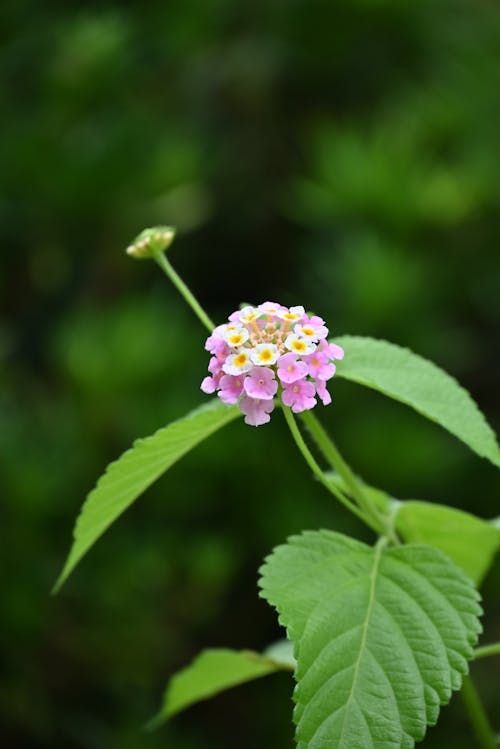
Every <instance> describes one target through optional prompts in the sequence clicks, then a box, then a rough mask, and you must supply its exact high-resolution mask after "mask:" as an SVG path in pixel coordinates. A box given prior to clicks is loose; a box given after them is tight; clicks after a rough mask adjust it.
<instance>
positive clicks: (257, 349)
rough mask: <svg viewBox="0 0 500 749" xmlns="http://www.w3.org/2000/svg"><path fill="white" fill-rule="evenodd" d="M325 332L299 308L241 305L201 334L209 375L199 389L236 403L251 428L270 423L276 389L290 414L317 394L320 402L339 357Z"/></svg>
mask: <svg viewBox="0 0 500 749" xmlns="http://www.w3.org/2000/svg"><path fill="white" fill-rule="evenodd" d="M327 336H328V328H327V327H326V325H325V321H324V320H323V319H322V318H321V317H318V316H317V315H313V314H311V315H309V314H306V312H305V310H304V307H301V306H296V307H284V306H283V305H281V304H279V303H278V302H269V301H268V302H263V303H262V304H258V305H255V306H250V305H247V306H245V307H243V308H242V309H240V310H236V311H235V312H233V313H232V314H231V315H230V316H229V318H228V322H226V323H224V324H222V325H218V326H217V327H216V328H215V330H214V331H213V333H212V334H211V335H210V336H209V337H208V338H207V341H206V344H205V348H206V349H207V351H209V352H210V353H211V354H212V357H211V359H210V362H209V364H208V371H209V373H210V375H211V376H208V377H205V379H204V380H203V382H202V383H201V389H202V390H203V392H204V393H216V394H217V396H218V397H219V398H220V399H221V401H222V402H223V403H226V404H238V405H239V408H240V410H241V411H242V413H243V414H244V415H245V421H246V423H247V424H251V425H253V426H259V425H260V424H266V423H267V422H268V421H270V415H269V414H270V413H271V412H272V410H273V408H274V398H275V396H276V394H277V392H278V389H279V388H282V389H281V390H280V393H281V400H282V402H283V404H284V405H285V406H289V407H291V408H292V410H293V411H294V412H295V413H298V412H300V411H305V410H307V409H310V408H313V407H314V406H315V405H316V403H317V398H319V399H320V400H321V401H322V402H323V404H324V405H325V406H326V405H328V404H329V403H331V400H332V399H331V395H330V393H329V392H328V389H327V387H326V381H327V380H329V379H330V378H331V377H332V376H333V375H334V374H335V364H334V360H335V359H342V358H343V356H344V351H343V349H342V348H341V347H340V346H338V345H337V344H335V343H328V340H327Z"/></svg>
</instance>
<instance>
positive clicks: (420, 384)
mask: <svg viewBox="0 0 500 749" xmlns="http://www.w3.org/2000/svg"><path fill="white" fill-rule="evenodd" d="M173 237H174V230H173V229H172V228H171V227H157V228H153V229H146V230H144V231H143V232H142V233H141V234H140V235H139V236H138V237H137V239H136V240H135V241H134V242H133V243H132V244H131V245H130V247H128V248H127V252H128V254H129V255H130V256H132V257H135V258H139V259H140V258H152V259H153V260H155V261H156V262H157V263H158V265H159V266H160V267H161V268H162V269H163V271H164V272H165V274H166V275H167V277H168V278H169V279H170V280H171V281H172V283H173V284H174V285H175V286H176V288H177V289H178V291H179V292H180V293H181V294H182V296H183V297H184V299H185V300H186V302H187V303H188V304H189V305H190V307H191V308H192V309H193V311H194V312H195V314H196V315H197V316H198V318H199V320H200V322H201V323H202V324H203V326H204V327H205V328H206V329H207V332H208V334H209V335H208V338H207V340H206V344H205V348H206V349H207V351H208V352H209V354H210V355H211V356H210V359H209V363H208V371H209V375H208V376H206V377H205V378H204V379H203V380H202V383H201V389H202V391H203V392H204V393H205V394H208V395H213V394H216V397H213V398H212V399H211V400H210V402H208V403H206V404H204V405H201V406H200V407H199V408H197V409H196V410H194V411H192V412H191V413H189V414H187V416H185V417H184V418H183V419H180V420H178V421H176V422H173V423H172V424H170V425H168V426H166V427H163V428H161V429H159V431H157V432H156V433H154V434H153V435H151V436H150V437H146V438H145V439H141V440H138V441H137V442H135V443H134V445H133V446H132V448H131V449H130V450H128V451H127V452H125V453H124V454H123V455H122V456H121V457H120V458H119V459H118V460H117V461H116V462H114V463H112V464H111V465H110V466H109V467H108V469H107V471H106V472H105V474H104V475H103V476H102V477H101V479H100V480H99V482H98V483H97V485H96V487H95V489H94V490H93V491H91V493H90V494H89V496H88V497H87V500H86V501H85V503H84V505H83V508H82V511H81V513H80V515H79V516H78V519H77V522H76V525H75V529H74V542H73V545H72V547H71V550H70V553H69V556H68V559H67V561H66V564H65V566H64V568H63V571H62V573H61V575H60V577H59V579H58V581H57V583H56V589H58V588H59V587H60V586H61V585H62V583H63V582H64V581H65V580H66V578H67V577H68V575H69V574H70V572H71V571H72V570H73V569H74V567H75V566H76V565H77V563H78V562H79V561H80V559H81V558H82V557H83V556H84V555H85V554H86V553H87V551H88V550H89V549H90V547H91V546H92V545H93V544H94V543H95V541H96V540H97V539H98V538H99V537H100V536H101V535H102V534H103V533H104V531H105V530H106V529H107V528H108V527H109V526H110V525H111V523H113V522H114V520H116V519H117V517H119V515H121V513H122V512H123V511H124V510H125V509H126V508H127V507H128V506H129V505H130V504H131V503H132V502H133V501H134V500H135V499H137V497H138V496H140V495H141V494H142V492H143V491H144V490H145V489H146V488H147V487H148V486H149V485H150V484H151V483H152V482H153V481H155V480H156V479H157V478H158V477H159V476H160V475H161V474H163V473H164V472H165V471H166V470H167V469H168V468H169V467H170V466H171V465H172V464H173V463H174V462H175V461H177V460H178V459H179V458H181V457H182V456H183V455H185V454H186V453H187V452H188V451H189V450H190V449H192V448H193V447H194V446H195V445H197V444H199V443H200V442H201V441H202V440H204V439H205V438H207V437H208V436H210V435H211V434H213V433H214V432H216V431H217V430H218V429H220V428H222V427H223V426H224V425H226V424H228V423H230V422H232V421H234V420H236V419H238V418H239V417H241V416H242V415H243V416H244V421H245V423H246V424H248V425H250V426H263V425H267V424H268V422H270V420H271V413H273V414H274V413H275V412H276V413H278V412H279V411H281V413H282V414H283V416H284V418H285V420H286V422H287V424H288V427H289V430H290V433H291V436H292V438H293V440H294V442H295V444H296V446H297V447H298V448H299V450H300V452H301V454H302V456H303V457H304V459H305V462H306V464H307V466H308V467H309V469H310V470H311V471H312V472H313V474H314V475H315V476H316V478H317V479H319V481H320V482H321V484H322V486H323V488H324V489H325V490H326V491H328V492H329V493H330V494H332V495H334V496H335V497H336V499H338V500H339V501H340V502H341V503H342V505H343V506H344V507H345V508H347V509H348V510H349V511H350V512H352V513H354V514H355V515H356V516H357V517H358V518H359V519H360V520H361V521H362V522H363V523H365V524H366V525H367V526H368V527H369V528H370V529H371V530H372V531H373V532H374V535H375V540H374V543H373V545H368V544H366V543H362V542H361V541H358V540H356V539H354V538H350V537H348V536H346V535H343V534H341V533H339V532H337V531H336V530H335V529H331V530H309V531H305V532H303V533H301V534H300V535H297V536H293V537H291V538H289V539H287V540H285V541H284V543H283V544H282V545H280V546H278V547H277V548H275V549H274V550H273V551H272V552H271V553H270V555H269V556H268V557H267V558H266V559H265V561H264V563H263V565H262V567H261V569H260V578H259V586H260V595H261V596H262V597H263V598H264V599H265V600H266V601H268V602H269V604H270V605H271V606H273V607H274V608H275V609H276V611H277V613H278V617H279V622H280V623H281V625H282V626H283V627H284V628H285V630H286V638H284V639H283V641H282V642H279V643H275V644H274V645H272V646H270V647H269V648H267V649H266V650H264V651H263V652H261V653H259V652H253V651H248V650H240V651H235V650H229V649H208V650H205V651H204V652H202V653H201V654H200V655H199V656H198V657H197V658H196V659H195V660H194V661H193V662H192V663H191V664H190V665H188V666H187V667H186V668H185V669H183V670H182V671H180V672H179V673H177V674H176V675H174V676H173V677H172V678H171V679H170V681H169V683H168V686H167V689H166V691H165V695H164V697H163V702H162V706H161V709H160V711H159V713H158V715H157V716H156V718H155V719H153V721H152V723H151V725H152V726H157V725H158V724H160V723H161V722H162V721H164V720H167V719H170V718H172V716H174V715H175V714H176V713H178V712H179V711H181V710H184V709H186V708H187V707H189V706H190V705H192V704H193V703H195V702H197V701H199V700H202V699H206V698H207V697H209V696H213V695H215V694H217V693H218V692H220V691H222V690H224V689H228V688H229V687H233V686H235V685H237V684H242V683H244V682H247V681H250V680H252V679H256V678H259V677H262V676H264V675H267V674H271V673H273V672H276V671H280V670H288V671H290V672H291V673H292V674H293V678H294V680H295V689H294V692H293V697H294V702H295V709H294V712H293V720H294V723H295V725H296V740H297V744H298V747H299V749H411V747H413V746H414V744H415V742H416V741H420V740H422V739H423V738H424V736H425V733H426V729H427V727H428V726H432V725H434V724H435V723H436V722H437V720H438V716H439V711H440V708H441V706H442V705H445V704H446V703H447V702H449V700H450V698H451V695H452V693H453V691H458V690H460V691H461V694H462V697H463V701H464V705H465V708H466V712H467V715H468V716H469V719H470V721H471V724H472V727H473V728H474V731H475V734H476V739H477V742H478V744H477V745H478V746H480V747H482V749H493V748H494V747H496V746H497V742H496V738H495V734H494V731H493V729H492V727H491V724H490V721H489V719H488V717H487V715H486V712H485V710H484V708H483V706H482V703H481V700H480V698H479V694H478V691H477V689H476V687H475V685H474V683H473V681H472V679H471V676H470V674H469V663H470V661H472V660H474V659H478V658H482V657H486V656H495V655H499V654H500V643H492V644H486V645H480V646H478V645H477V640H478V637H479V634H480V632H481V623H480V616H481V614H482V608H481V604H480V594H479V592H478V588H479V586H480V584H481V582H482V580H483V578H484V576H485V574H486V573H487V571H488V569H489V567H490V566H491V564H492V562H493V559H494V556H495V554H496V552H497V551H498V549H499V547H500V518H496V519H493V520H490V521H487V520H483V519H480V518H478V517H476V516H474V515H471V514H469V513H466V512H463V511H461V510H458V509H455V508H453V507H448V506H445V505H440V504H436V503H429V502H424V501H405V502H402V501H399V500H396V499H395V498H393V497H391V496H389V495H388V494H387V493H386V492H384V491H382V490H380V489H378V488H374V487H372V486H370V485H369V484H367V483H366V482H365V481H363V480H362V479H361V478H359V476H358V475H357V474H356V473H355V472H354V471H353V470H351V468H350V467H349V465H348V463H347V462H346V460H345V459H344V458H343V457H342V456H341V454H340V452H339V450H338V448H337V447H336V445H335V443H334V442H333V441H332V439H331V437H330V436H329V435H328V434H327V432H326V430H325V429H324V427H323V426H322V425H321V423H320V421H319V420H318V418H317V417H316V411H317V407H318V408H323V407H325V406H327V407H330V405H331V404H332V397H331V392H330V390H329V388H328V385H327V383H329V381H330V380H331V378H332V377H333V376H334V374H336V376H337V377H342V378H345V379H348V380H351V381H353V382H356V383H358V384H360V385H363V386H366V387H369V388H373V389H376V390H378V391H380V392H381V393H383V394H384V395H386V396H387V397H389V398H393V399H395V400H397V401H400V402H401V403H403V404H406V405H408V406H410V407H412V408H413V409H415V410H416V411H417V412H418V413H420V414H421V415H422V416H424V417H426V418H428V419H430V420H432V421H434V422H436V423H438V424H440V425H441V426H442V427H443V428H445V429H447V430H448V431H449V432H450V433H451V434H453V435H454V436H455V437H457V438H459V439H460V440H462V442H463V443H465V445H467V446H468V447H469V448H470V449H472V450H473V451H475V452H476V453H477V454H478V455H479V456H481V457H484V458H487V459H488V460H489V461H490V462H491V463H493V464H494V465H495V466H497V467H500V449H499V446H498V443H497V440H496V437H495V434H494V432H493V430H492V429H491V427H490V426H489V425H488V423H487V422H486V419H485V418H484V416H483V415H482V414H481V412H480V411H479V409H478V407H477V406H476V404H475V403H474V401H473V400H472V398H471V397H470V395H469V394H468V393H467V392H466V391H465V390H464V389H463V388H462V387H460V386H459V385H458V383H457V382H456V381H455V380H454V379H453V378H452V377H450V376H449V375H447V374H446V373H445V372H443V371H442V370H441V369H439V368H438V367H436V366H435V365H434V364H431V363H430V362H429V361H426V360H425V359H423V358H421V357H420V356H417V355H416V354H413V353H412V352H410V351H409V350H407V349H403V348H400V347H399V346H396V345H394V344H391V343H388V342H387V341H379V340H374V339H372V338H364V337H361V336H343V337H340V338H336V339H335V340H334V341H333V340H330V339H329V330H328V327H327V323H326V322H325V321H324V320H323V319H322V318H321V317H319V316H318V315H316V314H315V313H314V312H311V311H307V310H306V309H305V307H303V306H299V305H297V306H291V307H286V306H284V305H283V304H281V303H277V302H272V301H266V302H263V303H261V304H255V305H243V306H242V308H241V309H239V310H236V311H234V312H232V313H231V314H229V316H228V319H227V322H225V323H222V324H220V325H217V326H216V325H214V323H213V322H212V321H211V320H210V318H209V317H208V315H207V313H206V312H205V311H204V310H203V309H202V307H201V306H200V304H199V303H198V301H197V300H196V299H195V297H194V296H193V294H192V293H191V291H190V290H189V289H188V287H187V286H186V285H185V283H184V282H183V281H182V279H181V278H180V277H179V276H178V275H177V273H176V272H175V270H174V269H173V267H172V265H171V263H170V262H169V260H168V259H167V257H166V254H165V252H166V250H167V248H168V247H169V246H170V244H171V242H172V240H173ZM194 397H195V394H193V398H194ZM297 415H298V420H297ZM265 428H272V425H271V426H266V427H265ZM311 440H312V441H314V442H315V443H316V448H317V449H318V450H319V452H320V453H321V454H322V456H323V459H324V462H325V464H327V465H328V469H327V470H324V469H323V468H321V466H320V464H319V463H318V462H317V460H316V458H315V457H314V455H313V453H312V452H311V449H310V446H309V443H310V441H311ZM318 490H320V489H318Z"/></svg>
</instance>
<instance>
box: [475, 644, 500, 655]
mask: <svg viewBox="0 0 500 749" xmlns="http://www.w3.org/2000/svg"><path fill="white" fill-rule="evenodd" d="M489 655H500V642H492V643H491V644H490V645H481V647H479V648H476V649H475V650H474V658H476V659H477V658H487V657H488V656H489Z"/></svg>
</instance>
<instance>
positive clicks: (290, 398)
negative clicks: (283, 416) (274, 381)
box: [281, 378, 316, 413]
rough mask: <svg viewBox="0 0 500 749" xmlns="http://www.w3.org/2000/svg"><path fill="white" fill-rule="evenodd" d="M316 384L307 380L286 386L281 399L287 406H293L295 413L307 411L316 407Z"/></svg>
mask: <svg viewBox="0 0 500 749" xmlns="http://www.w3.org/2000/svg"><path fill="white" fill-rule="evenodd" d="M315 392H316V390H315V387H314V384H313V383H312V382H310V381H308V380H306V379H305V378H304V379H303V380H297V382H293V383H290V384H287V385H285V387H284V388H283V393H282V394H281V399H282V401H283V403H284V404H285V406H291V407H292V411H293V412H294V413H300V411H307V410H308V409H310V408H314V406H315V405H316V398H315V397H314V395H315Z"/></svg>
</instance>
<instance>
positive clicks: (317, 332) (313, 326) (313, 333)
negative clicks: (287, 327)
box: [294, 317, 328, 341]
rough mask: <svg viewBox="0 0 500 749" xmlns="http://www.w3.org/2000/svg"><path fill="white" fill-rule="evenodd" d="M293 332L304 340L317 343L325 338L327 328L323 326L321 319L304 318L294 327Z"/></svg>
mask: <svg viewBox="0 0 500 749" xmlns="http://www.w3.org/2000/svg"><path fill="white" fill-rule="evenodd" d="M294 332H295V334H296V335H298V336H300V337H301V338H305V339H306V340H309V341H319V340H322V339H323V338H326V336H327V335H328V328H327V327H325V325H324V324H323V320H322V319H321V317H306V319H305V320H303V321H302V322H301V323H298V324H297V325H295V327H294Z"/></svg>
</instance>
